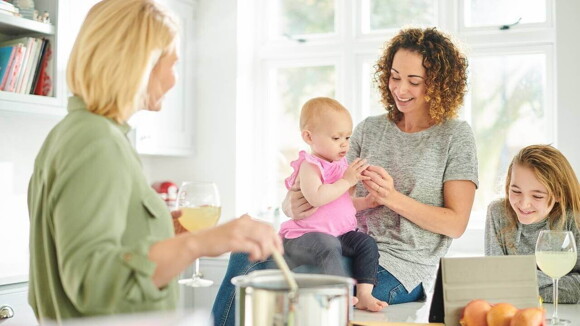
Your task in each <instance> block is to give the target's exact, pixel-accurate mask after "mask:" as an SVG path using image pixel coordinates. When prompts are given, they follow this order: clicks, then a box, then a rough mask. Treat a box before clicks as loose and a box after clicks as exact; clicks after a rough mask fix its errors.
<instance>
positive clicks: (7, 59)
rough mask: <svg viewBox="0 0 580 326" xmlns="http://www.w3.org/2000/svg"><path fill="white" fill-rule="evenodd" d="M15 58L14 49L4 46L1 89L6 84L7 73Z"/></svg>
mask: <svg viewBox="0 0 580 326" xmlns="http://www.w3.org/2000/svg"><path fill="white" fill-rule="evenodd" d="M13 58H14V47H13V46H4V47H1V48H0V89H2V85H3V84H4V82H5V80H6V77H7V76H8V74H7V71H8V68H9V67H10V64H11V63H12V59H13Z"/></svg>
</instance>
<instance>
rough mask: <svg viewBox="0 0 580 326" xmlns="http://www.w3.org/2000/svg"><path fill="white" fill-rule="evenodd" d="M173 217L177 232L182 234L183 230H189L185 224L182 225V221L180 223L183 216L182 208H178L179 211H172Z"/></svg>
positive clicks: (174, 227)
mask: <svg viewBox="0 0 580 326" xmlns="http://www.w3.org/2000/svg"><path fill="white" fill-rule="evenodd" d="M171 217H172V219H173V230H175V234H180V233H183V232H189V231H187V230H186V229H185V228H184V227H183V225H181V223H179V220H178V218H180V217H181V210H177V211H172V212H171Z"/></svg>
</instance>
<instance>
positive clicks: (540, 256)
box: [536, 251, 577, 278]
mask: <svg viewBox="0 0 580 326" xmlns="http://www.w3.org/2000/svg"><path fill="white" fill-rule="evenodd" d="M576 258H577V255H576V253H575V252H572V251H536V263H537V264H538V267H540V269H541V270H542V272H544V273H546V275H548V276H550V277H551V278H560V277H562V276H564V275H566V274H568V273H569V272H570V271H571V270H572V268H573V267H574V265H576Z"/></svg>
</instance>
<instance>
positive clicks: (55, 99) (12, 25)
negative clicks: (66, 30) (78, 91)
mask: <svg viewBox="0 0 580 326" xmlns="http://www.w3.org/2000/svg"><path fill="white" fill-rule="evenodd" d="M65 2H67V1H62V0H61V1H59V0H35V8H36V9H37V10H38V11H39V12H40V13H43V12H45V11H46V12H48V13H49V15H50V23H42V22H37V21H34V20H31V19H26V18H23V17H16V16H10V15H6V14H0V41H6V40H10V39H16V38H22V37H34V38H46V39H48V40H49V42H50V46H51V50H52V58H51V59H50V61H49V62H48V67H47V69H48V71H49V76H50V78H51V81H52V94H51V95H50V96H40V95H32V94H22V93H15V92H7V91H0V111H12V112H20V113H32V114H48V115H59V116H62V115H64V114H65V113H66V110H65V106H66V104H65V100H66V87H65V84H64V71H65V69H64V67H65V61H64V60H65V59H64V58H63V57H62V56H59V54H60V53H62V52H63V51H62V50H61V49H62V47H63V44H62V43H63V40H65V39H66V37H61V35H60V31H62V29H61V28H60V27H62V26H60V24H59V21H58V17H59V16H61V15H59V9H62V8H63V4H64V3H65ZM63 16H64V15H63Z"/></svg>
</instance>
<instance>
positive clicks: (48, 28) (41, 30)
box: [0, 14, 55, 36]
mask: <svg viewBox="0 0 580 326" xmlns="http://www.w3.org/2000/svg"><path fill="white" fill-rule="evenodd" d="M0 30H1V31H2V34H4V35H12V36H18V35H22V34H30V33H38V34H44V35H54V33H55V28H54V25H52V24H47V23H41V22H37V21H34V20H31V19H26V18H22V17H16V16H10V15H5V14H0Z"/></svg>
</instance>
